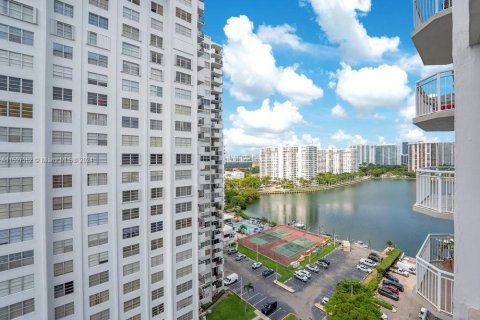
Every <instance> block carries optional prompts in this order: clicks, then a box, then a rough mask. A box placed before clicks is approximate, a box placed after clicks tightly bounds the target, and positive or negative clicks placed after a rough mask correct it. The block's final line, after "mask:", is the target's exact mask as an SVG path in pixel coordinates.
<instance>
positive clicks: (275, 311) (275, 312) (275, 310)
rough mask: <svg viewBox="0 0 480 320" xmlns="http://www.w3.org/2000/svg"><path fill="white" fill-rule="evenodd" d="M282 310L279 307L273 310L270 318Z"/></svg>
mask: <svg viewBox="0 0 480 320" xmlns="http://www.w3.org/2000/svg"><path fill="white" fill-rule="evenodd" d="M280 310H282V308H278V309H277V310H275V311H273V313H272V314H271V315H270V319H271V318H272V317H273V315H274V314H275V313H277V312H278V311H280Z"/></svg>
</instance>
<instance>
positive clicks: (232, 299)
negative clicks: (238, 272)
mask: <svg viewBox="0 0 480 320" xmlns="http://www.w3.org/2000/svg"><path fill="white" fill-rule="evenodd" d="M254 310H255V309H254V308H253V307H252V306H251V305H249V304H247V312H246V313H245V302H244V301H242V300H241V299H240V297H239V296H237V295H236V294H234V293H233V292H231V291H228V292H227V296H226V297H225V299H223V300H222V301H220V302H219V303H218V304H217V305H216V306H215V307H214V308H213V309H212V313H209V314H207V320H225V319H229V320H250V319H253V318H255V312H254Z"/></svg>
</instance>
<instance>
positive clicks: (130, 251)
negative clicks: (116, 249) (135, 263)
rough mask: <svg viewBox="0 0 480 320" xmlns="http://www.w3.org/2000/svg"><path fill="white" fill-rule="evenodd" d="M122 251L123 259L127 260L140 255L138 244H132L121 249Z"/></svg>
mask: <svg viewBox="0 0 480 320" xmlns="http://www.w3.org/2000/svg"><path fill="white" fill-rule="evenodd" d="M122 250H123V257H124V258H128V257H131V256H135V255H137V254H139V253H140V245H139V244H138V243H137V244H133V245H130V246H126V247H123V248H122Z"/></svg>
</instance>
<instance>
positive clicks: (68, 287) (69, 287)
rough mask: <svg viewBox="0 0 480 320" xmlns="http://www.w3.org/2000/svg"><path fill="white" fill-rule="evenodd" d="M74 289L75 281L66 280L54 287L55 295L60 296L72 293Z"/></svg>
mask: <svg viewBox="0 0 480 320" xmlns="http://www.w3.org/2000/svg"><path fill="white" fill-rule="evenodd" d="M73 291H74V285H73V281H69V282H65V283H62V284H59V285H56V286H55V287H54V288H53V292H54V297H55V298H60V297H63V296H66V295H67V294H71V293H73Z"/></svg>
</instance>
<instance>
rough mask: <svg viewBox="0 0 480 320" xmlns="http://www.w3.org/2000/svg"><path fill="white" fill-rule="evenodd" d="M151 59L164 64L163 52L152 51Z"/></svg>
mask: <svg viewBox="0 0 480 320" xmlns="http://www.w3.org/2000/svg"><path fill="white" fill-rule="evenodd" d="M150 61H151V62H153V63H156V64H163V54H161V53H159V52H155V51H150Z"/></svg>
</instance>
